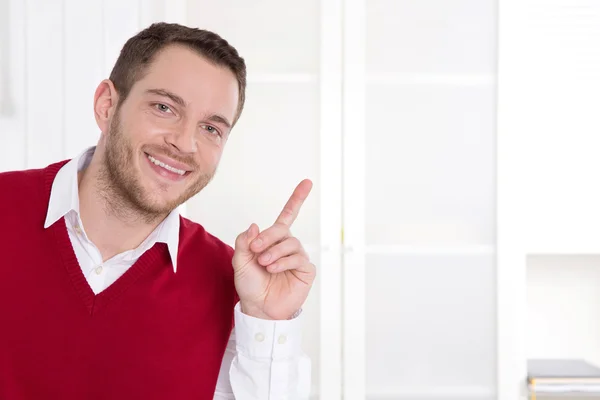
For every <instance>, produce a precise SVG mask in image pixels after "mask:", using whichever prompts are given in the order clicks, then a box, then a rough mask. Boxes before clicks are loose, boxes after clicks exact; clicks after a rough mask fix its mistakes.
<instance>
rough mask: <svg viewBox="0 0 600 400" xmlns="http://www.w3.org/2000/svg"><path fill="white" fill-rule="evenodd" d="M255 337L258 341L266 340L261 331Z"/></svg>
mask: <svg viewBox="0 0 600 400" xmlns="http://www.w3.org/2000/svg"><path fill="white" fill-rule="evenodd" d="M254 339H256V341H257V342H262V341H263V340H265V335H263V334H262V333H260V332H259V333H257V334H256V335H254Z"/></svg>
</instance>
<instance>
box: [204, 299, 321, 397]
mask: <svg viewBox="0 0 600 400" xmlns="http://www.w3.org/2000/svg"><path fill="white" fill-rule="evenodd" d="M234 318H235V328H234V330H233V332H232V334H231V337H230V338H229V342H228V344H227V349H226V350H225V355H224V356H223V362H222V364H221V370H220V372H219V378H218V381H217V387H216V390H215V397H214V399H215V400H231V399H236V400H283V399H286V400H304V399H308V398H309V395H310V386H311V379H310V374H311V363H310V359H309V358H308V357H307V356H306V354H304V353H303V352H302V313H301V312H298V313H297V314H296V315H295V316H294V318H292V319H290V320H286V321H269V320H263V319H259V318H254V317H251V316H249V315H246V314H244V313H242V312H241V309H240V304H239V303H238V304H237V305H236V306H235V309H234Z"/></svg>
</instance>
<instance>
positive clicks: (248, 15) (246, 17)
mask: <svg viewBox="0 0 600 400" xmlns="http://www.w3.org/2000/svg"><path fill="white" fill-rule="evenodd" d="M319 10H320V2H319V0H309V1H277V0H257V1H245V0H223V1H192V0H190V1H189V4H188V14H187V15H188V22H189V23H190V24H191V25H193V26H196V27H198V28H201V29H208V30H212V31H214V32H216V33H218V34H219V35H220V36H222V37H223V38H224V39H225V40H227V41H228V42H229V43H230V44H231V45H233V46H234V47H235V48H236V49H237V50H238V52H239V53H240V55H241V56H242V57H243V58H244V59H245V60H246V64H247V66H248V71H249V73H250V74H265V73H270V74H273V73H298V72H301V73H317V72H318V69H319V45H320V37H319V32H320V29H319V24H320V19H319V18H320V12H319Z"/></svg>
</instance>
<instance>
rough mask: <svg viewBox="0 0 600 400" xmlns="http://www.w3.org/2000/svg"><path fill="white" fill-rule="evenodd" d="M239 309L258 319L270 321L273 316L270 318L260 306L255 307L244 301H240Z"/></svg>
mask: <svg viewBox="0 0 600 400" xmlns="http://www.w3.org/2000/svg"><path fill="white" fill-rule="evenodd" d="M240 310H241V311H242V313H244V314H246V315H248V316H250V317H254V318H258V319H265V320H270V321H272V320H274V318H271V317H270V316H268V315H267V314H265V313H264V312H263V310H262V309H261V308H260V307H256V306H254V305H251V304H246V303H244V302H240Z"/></svg>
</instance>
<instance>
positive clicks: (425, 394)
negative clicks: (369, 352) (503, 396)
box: [366, 386, 496, 400]
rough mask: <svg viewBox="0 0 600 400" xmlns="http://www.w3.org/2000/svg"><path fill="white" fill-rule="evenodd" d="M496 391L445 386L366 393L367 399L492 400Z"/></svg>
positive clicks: (471, 387) (475, 387) (486, 388)
mask: <svg viewBox="0 0 600 400" xmlns="http://www.w3.org/2000/svg"><path fill="white" fill-rule="evenodd" d="M495 397H496V393H495V391H494V390H492V389H490V388H488V387H479V386H447V387H438V388H420V387H419V388H406V389H403V390H401V391H400V390H394V389H383V390H378V391H377V392H369V393H367V397H366V398H367V399H368V400H405V399H406V400H440V399H444V400H492V399H495Z"/></svg>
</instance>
